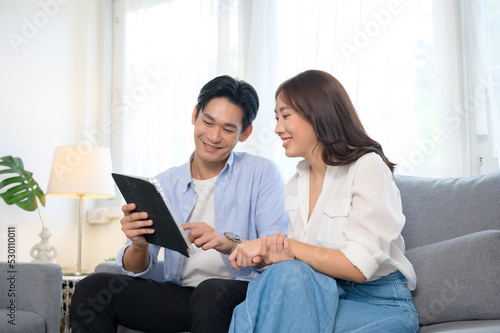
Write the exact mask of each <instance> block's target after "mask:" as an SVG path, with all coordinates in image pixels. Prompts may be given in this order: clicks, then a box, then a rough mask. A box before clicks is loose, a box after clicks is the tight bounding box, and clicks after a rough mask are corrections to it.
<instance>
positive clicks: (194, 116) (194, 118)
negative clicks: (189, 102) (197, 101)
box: [191, 105, 196, 125]
mask: <svg viewBox="0 0 500 333" xmlns="http://www.w3.org/2000/svg"><path fill="white" fill-rule="evenodd" d="M191 123H192V124H193V125H194V124H196V105H195V106H194V109H193V115H192V116H191Z"/></svg>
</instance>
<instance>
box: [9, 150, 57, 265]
mask: <svg viewBox="0 0 500 333" xmlns="http://www.w3.org/2000/svg"><path fill="white" fill-rule="evenodd" d="M0 166H4V167H5V168H4V169H2V170H0V174H14V176H12V177H8V178H5V179H3V180H2V181H1V182H0V190H3V189H5V191H4V192H2V193H0V197H2V199H3V200H4V201H5V203H6V204H8V205H13V204H15V205H17V206H18V207H20V208H22V209H24V210H26V211H28V212H33V211H35V210H37V211H38V216H39V217H40V221H41V222H42V231H41V232H40V233H39V234H38V235H39V236H40V238H41V239H42V241H41V242H40V243H38V244H36V245H35V246H33V248H32V249H31V251H30V254H31V257H33V258H34V260H33V261H35V262H51V261H52V259H54V258H55V257H56V256H57V250H56V248H55V247H54V246H52V245H51V244H49V238H50V236H52V234H51V233H50V231H49V228H47V227H46V226H45V225H44V223H43V219H42V215H41V213H40V208H39V207H38V202H40V204H41V205H42V206H45V194H44V193H43V190H42V189H41V188H40V185H38V183H37V182H36V181H35V180H34V179H33V173H32V172H31V171H27V170H25V169H24V163H23V161H22V159H21V158H19V157H12V156H10V155H8V156H3V157H0Z"/></svg>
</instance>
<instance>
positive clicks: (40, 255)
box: [30, 227, 57, 262]
mask: <svg viewBox="0 0 500 333" xmlns="http://www.w3.org/2000/svg"><path fill="white" fill-rule="evenodd" d="M38 236H40V238H41V239H42V241H41V242H40V243H36V244H35V245H33V247H32V248H31V251H30V256H31V257H32V258H34V259H33V260H32V261H34V262H52V259H54V258H55V257H57V250H56V248H55V247H54V246H53V245H51V244H49V238H50V236H52V234H51V233H50V231H49V228H47V227H43V228H42V231H41V232H40V233H39V234H38Z"/></svg>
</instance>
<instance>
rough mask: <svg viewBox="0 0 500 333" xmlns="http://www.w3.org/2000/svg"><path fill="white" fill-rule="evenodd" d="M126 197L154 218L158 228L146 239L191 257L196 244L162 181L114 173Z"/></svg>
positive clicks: (155, 227) (145, 236) (139, 210)
mask: <svg viewBox="0 0 500 333" xmlns="http://www.w3.org/2000/svg"><path fill="white" fill-rule="evenodd" d="M111 175H112V176H113V179H114V181H115V183H116V185H117V186H118V189H119V190H120V192H121V194H122V195H123V198H124V199H125V201H126V202H127V203H135V205H136V209H135V210H134V211H137V212H146V213H148V220H152V221H153V225H152V226H148V227H147V228H153V229H154V230H155V232H154V233H152V234H144V238H146V241H147V242H148V243H151V244H155V245H159V246H163V247H165V248H167V249H170V250H174V251H177V252H179V253H180V254H183V255H184V256H186V257H189V255H190V254H194V247H193V245H192V244H191V242H189V239H188V237H187V235H186V231H185V230H184V229H182V226H181V224H180V223H179V220H178V219H177V217H176V216H175V213H174V211H173V209H172V207H171V205H170V203H169V202H168V200H167V196H166V195H165V193H164V192H163V190H162V188H161V186H160V183H159V182H158V181H157V180H156V179H155V178H142V177H136V176H128V175H122V174H117V173H112V174H111Z"/></svg>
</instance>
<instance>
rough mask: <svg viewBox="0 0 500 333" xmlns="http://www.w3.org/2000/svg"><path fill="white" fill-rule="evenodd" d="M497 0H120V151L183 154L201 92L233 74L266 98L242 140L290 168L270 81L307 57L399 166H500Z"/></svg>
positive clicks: (148, 161) (153, 157)
mask: <svg viewBox="0 0 500 333" xmlns="http://www.w3.org/2000/svg"><path fill="white" fill-rule="evenodd" d="M498 7H500V6H499V5H497V4H496V3H495V1H492V0H490V1H487V0H477V1H454V0H448V1H432V0H420V1H387V0H372V1H362V0H349V1H347V0H337V1H332V0H309V1H301V0H269V1H258V0H240V1H238V0H219V1H216V0H170V1H159V0H158V1H152V0H151V1H138V0H121V1H120V0H118V1H116V2H115V31H116V33H115V36H116V38H115V48H114V54H115V85H114V96H115V106H114V110H115V112H114V125H116V126H117V130H116V131H115V132H114V133H115V135H114V147H115V148H116V149H115V151H117V152H116V153H115V154H116V159H117V160H118V161H119V162H120V163H121V164H120V163H119V164H118V165H121V166H122V169H123V170H122V171H125V172H129V173H134V174H140V175H154V174H156V173H157V172H160V171H161V170H164V169H166V168H168V167H170V166H173V165H178V164H181V163H184V162H185V161H187V158H188V157H189V155H190V154H191V152H192V150H193V138H192V130H193V128H192V125H191V122H190V120H191V112H192V110H193V107H194V105H195V104H196V97H197V93H198V91H199V89H200V88H201V86H202V85H203V84H204V83H205V82H207V81H208V80H210V79H211V78H213V77H215V76H217V75H221V74H228V75H231V76H235V77H238V78H240V79H244V80H246V81H248V82H250V83H251V84H252V85H254V86H255V88H256V89H257V91H258V93H259V97H260V100H261V107H260V110H259V115H258V117H257V119H256V121H255V123H254V132H253V133H252V135H251V137H250V139H249V140H248V141H247V142H245V143H244V144H240V145H238V146H237V149H238V150H242V151H248V152H251V153H254V154H258V155H262V156H265V157H267V158H270V159H272V160H274V161H275V162H276V163H278V165H279V167H280V169H281V170H282V173H283V176H284V178H285V179H288V178H289V177H290V176H291V175H292V174H293V173H294V171H295V165H296V163H297V159H288V158H286V157H285V155H284V152H283V149H282V148H281V142H279V139H278V138H277V136H276V135H275V134H274V112H273V110H274V91H275V89H276V88H277V86H278V85H279V84H280V83H281V82H283V81H284V80H286V79H288V78H289V77H291V76H293V75H295V74H297V73H299V72H301V71H303V70H307V69H313V68H314V69H322V70H325V71H328V72H330V73H331V74H333V75H334V76H336V77H337V78H338V79H339V80H340V81H341V82H342V83H343V85H344V86H345V88H346V89H347V91H348V93H349V95H350V96H351V99H352V100H353V102H354V104H355V106H356V108H357V110H358V112H359V114H360V116H361V119H362V121H363V123H364V125H365V128H366V129H367V131H368V133H369V135H370V136H371V137H372V138H374V139H375V140H377V141H379V142H380V143H381V144H382V146H383V147H384V150H385V152H386V154H387V155H388V156H389V158H390V159H391V160H392V161H393V162H396V163H398V167H397V169H396V172H397V173H400V174H409V175H419V176H430V177H443V176H463V175H468V174H478V173H481V172H487V171H491V170H498V160H497V159H496V158H497V157H496V151H495V147H498V141H499V135H498V134H499V133H500V132H499V129H498V126H499V121H498V110H497V109H496V103H495V97H498V89H495V88H496V87H497V85H498V82H499V78H500V69H499V67H500V66H499V63H500V61H499V57H498V55H499V52H498V50H497V49H496V45H497V44H498V35H499V33H498V32H499V31H500V29H499V28H498V24H497V23H496V22H498V19H496V20H495V17H498V9H499V8H498ZM495 13H497V14H496V15H495ZM495 42H497V43H495ZM120 47H122V52H120ZM117 58H118V59H117ZM121 129H123V130H121ZM495 142H496V146H495ZM479 157H481V158H482V159H481V160H479V159H478V158H479ZM479 161H482V163H484V162H487V165H483V166H481V165H480V163H479ZM115 164H116V163H115ZM485 166H487V167H486V168H485ZM481 167H482V168H481Z"/></svg>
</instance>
